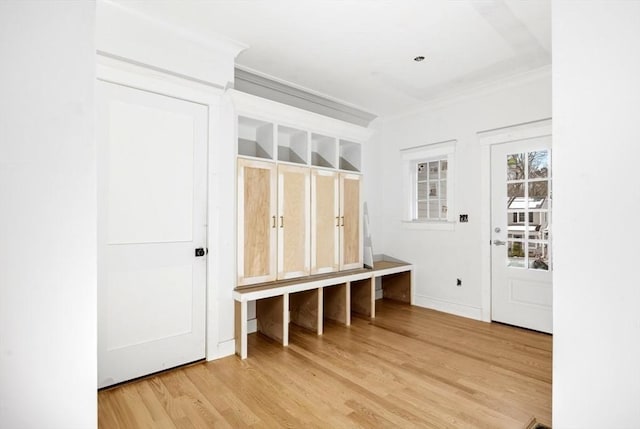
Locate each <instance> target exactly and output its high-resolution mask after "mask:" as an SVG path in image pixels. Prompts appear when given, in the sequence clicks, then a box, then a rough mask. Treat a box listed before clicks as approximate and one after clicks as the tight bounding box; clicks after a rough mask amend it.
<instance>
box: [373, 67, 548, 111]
mask: <svg viewBox="0 0 640 429" xmlns="http://www.w3.org/2000/svg"><path fill="white" fill-rule="evenodd" d="M550 77H551V65H546V66H543V67H539V68H536V69H533V70H528V71H526V72H521V73H517V74H514V75H509V76H506V77H501V78H498V79H494V80H491V81H486V82H483V83H480V84H476V85H472V86H469V87H465V88H461V89H459V90H451V91H447V92H446V93H444V94H442V95H441V96H439V97H436V98H433V99H431V100H429V101H425V102H424V103H422V104H420V105H419V106H417V107H413V108H410V109H407V110H403V111H401V112H398V113H394V114H391V115H387V116H384V117H383V118H382V119H383V120H388V119H400V118H403V117H407V116H413V115H419V114H421V113H425V112H430V111H433V110H438V109H442V108H445V107H448V106H451V105H454V104H459V103H464V102H468V101H469V100H473V99H476V98H479V97H485V96H487V95H490V94H493V93H496V92H499V91H503V90H504V89H505V88H510V87H517V86H521V85H525V84H527V83H530V82H534V81H537V80H540V79H544V78H550Z"/></svg>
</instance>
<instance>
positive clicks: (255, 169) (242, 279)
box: [238, 160, 276, 285]
mask: <svg viewBox="0 0 640 429" xmlns="http://www.w3.org/2000/svg"><path fill="white" fill-rule="evenodd" d="M275 182H276V168H275V165H274V164H271V163H267V162H259V161H248V160H239V161H238V244H239V247H238V284H239V285H243V284H252V283H259V282H264V281H271V280H275V277H276V276H275V273H276V271H275V256H276V255H275V240H276V234H275V231H276V228H275V223H274V222H275V217H274V216H275V198H276V192H275Z"/></svg>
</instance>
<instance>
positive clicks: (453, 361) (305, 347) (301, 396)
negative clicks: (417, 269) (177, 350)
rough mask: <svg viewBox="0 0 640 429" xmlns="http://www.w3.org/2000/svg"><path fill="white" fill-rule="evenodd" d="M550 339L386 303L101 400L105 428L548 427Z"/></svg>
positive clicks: (253, 339)
mask: <svg viewBox="0 0 640 429" xmlns="http://www.w3.org/2000/svg"><path fill="white" fill-rule="evenodd" d="M551 343H552V341H551V336H549V335H546V334H541V333H536V332H531V331H527V330H523V329H518V328H513V327H510V326H505V325H500V324H488V323H483V322H477V321H474V320H470V319H465V318H460V317H456V316H452V315H449V314H445V313H440V312H437V311H433V310H427V309H423V308H418V307H410V306H406V305H402V304H397V303H394V302H389V301H384V302H382V301H378V306H377V317H376V319H375V320H373V321H370V320H368V319H364V318H354V319H353V321H352V326H351V327H349V328H347V327H344V326H340V325H337V324H329V323H327V324H326V326H325V332H324V335H322V336H320V337H318V336H316V335H315V334H313V333H311V332H309V331H305V330H304V329H301V328H296V327H294V326H292V328H291V338H290V345H289V347H286V348H283V347H282V346H280V345H278V344H276V343H274V342H273V341H271V340H269V339H267V338H266V337H263V336H260V335H257V334H252V335H250V339H249V358H248V359H246V360H245V361H241V360H240V359H239V358H238V357H236V356H232V357H228V358H224V359H220V360H217V361H212V362H207V363H201V364H197V365H193V366H190V367H186V368H181V369H176V370H173V371H169V372H166V373H163V374H160V375H157V376H154V377H150V378H147V379H144V380H141V381H137V382H132V383H129V384H125V385H122V386H119V387H116V388H113V389H109V390H103V391H101V392H99V394H98V410H99V411H98V422H99V427H100V428H102V429H107V428H127V429H130V428H213V427H216V428H217V427H220V428H225V427H226V428H242V427H261V428H277V427H292V428H307V427H315V428H347V427H371V428H374V427H375V428H383V427H389V428H410V427H420V428H492V429H497V428H509V429H511V428H518V429H520V428H525V427H526V426H527V424H528V423H529V422H530V421H531V419H532V417H536V418H537V420H538V421H539V422H541V423H543V424H546V425H550V424H551Z"/></svg>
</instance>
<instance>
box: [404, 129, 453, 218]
mask: <svg viewBox="0 0 640 429" xmlns="http://www.w3.org/2000/svg"><path fill="white" fill-rule="evenodd" d="M455 148H456V140H448V141H445V142H440V143H433V144H428V145H424V146H418V147H412V148H408V149H403V150H401V156H402V162H403V170H404V174H405V180H404V182H405V183H404V191H405V192H404V194H405V201H406V208H405V212H406V213H405V215H404V219H403V220H404V223H405V224H407V225H416V226H419V227H425V228H431V227H433V228H434V229H435V228H438V227H440V228H445V229H446V228H447V227H448V226H453V224H454V210H453V189H454V186H453V178H454V175H453V169H454V156H455Z"/></svg>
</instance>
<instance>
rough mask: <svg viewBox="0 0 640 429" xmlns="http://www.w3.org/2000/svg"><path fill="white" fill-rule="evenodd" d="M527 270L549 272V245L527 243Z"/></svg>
mask: <svg viewBox="0 0 640 429" xmlns="http://www.w3.org/2000/svg"><path fill="white" fill-rule="evenodd" d="M529 268H531V269H533V270H544V271H548V270H549V245H548V244H547V243H529Z"/></svg>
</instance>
